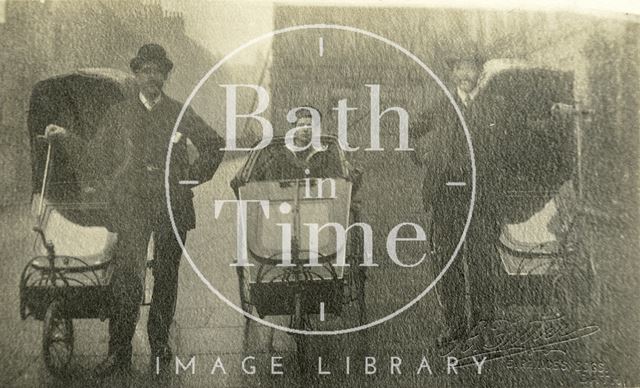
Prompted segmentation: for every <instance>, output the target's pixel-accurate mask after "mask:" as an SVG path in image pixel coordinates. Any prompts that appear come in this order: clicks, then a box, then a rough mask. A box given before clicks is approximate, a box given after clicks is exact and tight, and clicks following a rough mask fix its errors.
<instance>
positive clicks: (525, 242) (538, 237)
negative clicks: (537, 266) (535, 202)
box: [500, 199, 561, 255]
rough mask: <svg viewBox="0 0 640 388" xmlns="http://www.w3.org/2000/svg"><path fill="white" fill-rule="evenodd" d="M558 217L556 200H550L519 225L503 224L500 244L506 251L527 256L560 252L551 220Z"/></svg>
mask: <svg viewBox="0 0 640 388" xmlns="http://www.w3.org/2000/svg"><path fill="white" fill-rule="evenodd" d="M557 216H558V207H557V205H556V200H555V199H551V200H550V201H549V202H547V204H546V205H545V206H544V208H543V209H542V210H540V211H539V212H537V213H536V214H534V215H533V216H531V218H529V219H528V220H526V221H525V222H522V223H519V224H505V225H503V227H502V233H501V234H500V242H501V243H502V245H504V246H505V247H506V248H507V249H509V250H511V251H514V252H519V253H528V254H538V255H553V254H557V253H558V252H559V251H560V248H561V244H560V239H559V238H558V236H557V235H556V234H555V233H554V231H553V228H552V227H551V226H552V220H553V219H554V217H557Z"/></svg>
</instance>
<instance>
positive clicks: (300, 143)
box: [293, 117, 311, 147]
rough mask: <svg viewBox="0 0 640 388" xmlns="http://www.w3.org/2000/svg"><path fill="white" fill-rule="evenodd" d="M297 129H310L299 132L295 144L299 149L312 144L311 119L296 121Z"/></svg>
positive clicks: (303, 118) (304, 118) (301, 118)
mask: <svg viewBox="0 0 640 388" xmlns="http://www.w3.org/2000/svg"><path fill="white" fill-rule="evenodd" d="M296 127H308V128H306V129H300V130H298V131H297V133H296V136H295V138H294V139H293V143H294V144H295V145H296V146H297V147H304V146H306V145H307V144H309V143H311V117H300V118H299V119H298V120H297V121H296Z"/></svg>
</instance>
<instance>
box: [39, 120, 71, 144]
mask: <svg viewBox="0 0 640 388" xmlns="http://www.w3.org/2000/svg"><path fill="white" fill-rule="evenodd" d="M67 136H69V132H67V130H66V129H65V128H63V127H61V126H59V125H55V124H49V125H47V127H46V128H45V129H44V138H45V139H47V141H54V140H59V139H64V138H66V137H67Z"/></svg>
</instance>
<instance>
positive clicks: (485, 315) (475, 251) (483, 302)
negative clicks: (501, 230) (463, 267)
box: [468, 214, 499, 326]
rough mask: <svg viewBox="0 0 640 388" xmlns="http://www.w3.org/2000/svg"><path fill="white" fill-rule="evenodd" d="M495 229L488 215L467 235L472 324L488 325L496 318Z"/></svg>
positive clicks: (479, 218)
mask: <svg viewBox="0 0 640 388" xmlns="http://www.w3.org/2000/svg"><path fill="white" fill-rule="evenodd" d="M498 237H499V236H498V234H497V226H496V225H495V223H494V220H493V218H492V217H491V216H490V215H489V214H479V215H478V217H477V218H476V224H475V225H474V227H473V228H472V230H471V233H470V236H469V240H468V241H469V255H468V260H469V261H468V264H469V285H470V293H471V321H472V325H473V326H475V325H477V324H478V323H480V322H482V321H486V322H491V321H492V320H493V319H494V315H495V293H496V288H495V283H496V276H495V273H496V271H495V269H494V266H495V265H496V263H497V257H496V255H497V251H496V242H497V239H498Z"/></svg>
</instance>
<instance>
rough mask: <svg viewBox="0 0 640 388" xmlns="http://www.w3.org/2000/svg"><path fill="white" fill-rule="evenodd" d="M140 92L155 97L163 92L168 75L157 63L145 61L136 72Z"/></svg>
mask: <svg viewBox="0 0 640 388" xmlns="http://www.w3.org/2000/svg"><path fill="white" fill-rule="evenodd" d="M135 78H136V83H137V84H138V87H139V88H140V92H142V94H144V95H145V96H146V97H148V98H151V99H155V98H156V97H158V96H159V95H160V93H161V92H162V88H163V87H164V83H165V81H166V80H167V75H166V74H165V73H164V72H163V71H162V69H161V68H160V66H159V65H158V64H156V63H145V64H143V65H142V66H141V67H140V69H138V71H137V72H136V73H135Z"/></svg>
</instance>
